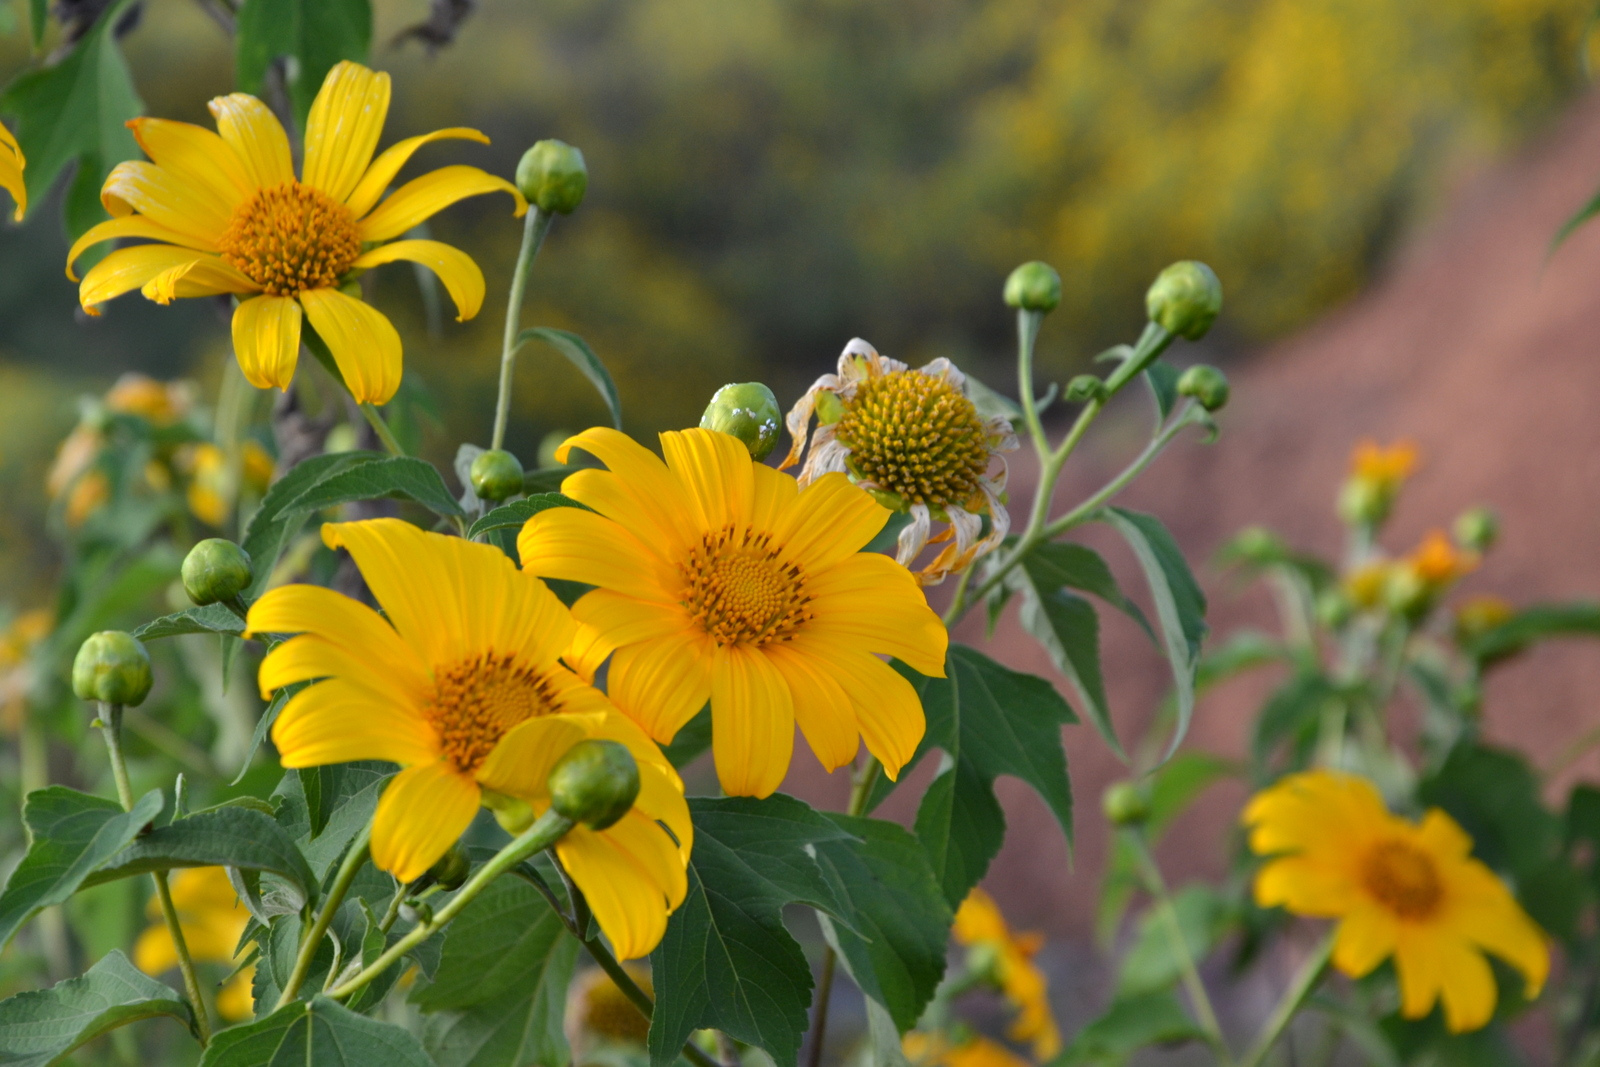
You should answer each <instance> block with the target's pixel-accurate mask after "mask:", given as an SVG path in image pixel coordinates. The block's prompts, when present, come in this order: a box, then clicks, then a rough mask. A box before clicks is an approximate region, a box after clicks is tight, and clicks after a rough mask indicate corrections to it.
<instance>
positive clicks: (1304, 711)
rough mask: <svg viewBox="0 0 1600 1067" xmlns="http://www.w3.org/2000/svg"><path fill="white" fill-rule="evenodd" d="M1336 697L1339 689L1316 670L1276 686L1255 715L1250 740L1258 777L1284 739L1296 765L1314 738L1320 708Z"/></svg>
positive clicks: (1318, 721)
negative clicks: (1252, 734) (1294, 756)
mask: <svg viewBox="0 0 1600 1067" xmlns="http://www.w3.org/2000/svg"><path fill="white" fill-rule="evenodd" d="M1338 696H1339V690H1338V688H1337V687H1336V686H1335V685H1334V684H1333V683H1332V682H1331V681H1329V680H1328V678H1327V677H1326V676H1325V675H1323V674H1321V673H1319V672H1316V671H1300V672H1298V673H1296V674H1294V675H1293V676H1291V677H1290V678H1289V680H1288V681H1286V682H1284V683H1283V684H1282V685H1280V686H1279V687H1278V688H1277V689H1275V690H1274V691H1273V693H1272V695H1271V696H1269V697H1268V698H1267V702H1266V703H1265V704H1263V705H1262V706H1261V713H1260V714H1259V715H1257V716H1256V724H1255V736H1254V737H1253V738H1252V739H1251V742H1250V752H1251V758H1252V759H1253V760H1254V762H1255V766H1256V774H1257V776H1258V777H1265V776H1266V774H1267V765H1268V763H1269V761H1270V760H1271V759H1272V756H1273V753H1274V752H1276V751H1277V749H1278V746H1279V745H1281V744H1283V743H1284V742H1285V741H1288V742H1290V743H1291V747H1292V749H1293V750H1294V752H1295V753H1296V754H1297V755H1296V758H1294V759H1293V760H1291V764H1292V765H1294V766H1299V765H1300V759H1299V758H1298V757H1299V756H1303V755H1304V754H1305V753H1306V752H1307V751H1309V747H1310V745H1311V743H1312V742H1313V741H1314V740H1315V738H1316V735H1317V731H1318V728H1319V726H1320V724H1321V718H1322V711H1323V709H1324V708H1325V707H1327V705H1328V702H1329V701H1330V700H1334V699H1336V698H1337V697H1338Z"/></svg>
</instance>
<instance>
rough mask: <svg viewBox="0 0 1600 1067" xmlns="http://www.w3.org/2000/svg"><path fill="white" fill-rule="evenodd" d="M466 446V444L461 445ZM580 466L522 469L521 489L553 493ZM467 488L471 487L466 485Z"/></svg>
mask: <svg viewBox="0 0 1600 1067" xmlns="http://www.w3.org/2000/svg"><path fill="white" fill-rule="evenodd" d="M461 447H462V448H467V447H468V446H467V445H462V446H461ZM582 469H583V468H582V467H540V468H539V469H538V470H531V471H524V472H523V475H522V491H523V492H524V493H527V494H528V495H529V496H534V495H536V494H539V493H554V492H556V491H558V490H559V489H560V488H561V483H562V482H564V481H566V480H567V475H569V474H571V473H572V472H573V471H578V470H582ZM468 488H471V487H470V486H468Z"/></svg>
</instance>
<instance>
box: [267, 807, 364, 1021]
mask: <svg viewBox="0 0 1600 1067" xmlns="http://www.w3.org/2000/svg"><path fill="white" fill-rule="evenodd" d="M371 840H372V826H371V824H368V825H367V826H366V827H364V828H362V831H361V833H360V834H359V835H358V836H357V837H356V839H355V840H354V841H353V842H351V844H350V851H348V852H346V853H345V854H344V860H343V862H341V863H340V864H339V873H338V874H337V875H335V876H334V879H333V886H332V888H330V889H329V890H328V899H327V900H324V901H323V902H322V910H321V911H320V912H318V913H317V918H316V921H315V922H313V923H312V924H311V929H310V930H309V931H307V933H306V936H305V938H304V939H303V940H302V941H301V942H300V951H299V953H298V954H297V955H296V956H295V958H294V970H292V971H290V972H289V980H288V981H287V982H285V983H284V984H283V992H281V993H279V994H278V1003H277V1007H275V1008H274V1009H273V1010H274V1011H276V1010H277V1008H281V1007H283V1006H284V1005H285V1004H291V1003H293V1002H294V998H295V997H297V996H299V994H300V987H301V986H302V985H304V984H305V980H306V975H308V974H310V973H311V961H312V960H313V959H315V958H316V955H317V946H318V945H320V944H322V938H323V936H324V935H326V934H327V932H328V926H329V925H330V924H331V923H332V922H333V916H334V913H335V912H337V911H338V910H339V906H340V905H341V904H343V903H344V898H345V894H346V893H348V892H349V891H350V883H352V882H354V881H355V880H356V874H357V873H358V872H359V871H360V870H361V865H362V864H363V863H365V862H367V853H368V843H369V842H370V841H371Z"/></svg>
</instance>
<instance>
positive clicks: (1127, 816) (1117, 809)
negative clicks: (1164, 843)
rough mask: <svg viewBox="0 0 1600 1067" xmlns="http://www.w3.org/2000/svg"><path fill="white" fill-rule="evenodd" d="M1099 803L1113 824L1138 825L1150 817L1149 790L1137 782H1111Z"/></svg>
mask: <svg viewBox="0 0 1600 1067" xmlns="http://www.w3.org/2000/svg"><path fill="white" fill-rule="evenodd" d="M1100 804H1101V807H1102V808H1103V809H1104V810H1105V813H1106V819H1107V820H1109V821H1110V823H1111V824H1112V825H1113V826H1139V825H1142V824H1143V823H1144V822H1145V821H1146V820H1148V819H1149V818H1150V790H1149V788H1148V787H1147V786H1145V785H1142V784H1140V783H1138V782H1113V783H1112V784H1111V786H1110V787H1109V788H1108V789H1107V790H1106V791H1105V795H1104V796H1103V797H1101V799H1100Z"/></svg>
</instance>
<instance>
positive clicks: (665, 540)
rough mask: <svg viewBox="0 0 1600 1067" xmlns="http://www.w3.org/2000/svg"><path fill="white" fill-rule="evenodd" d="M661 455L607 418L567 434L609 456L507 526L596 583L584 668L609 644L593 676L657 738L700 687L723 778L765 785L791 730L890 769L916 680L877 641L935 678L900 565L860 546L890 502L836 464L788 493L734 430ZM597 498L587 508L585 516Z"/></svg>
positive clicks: (541, 559) (903, 751) (918, 597)
mask: <svg viewBox="0 0 1600 1067" xmlns="http://www.w3.org/2000/svg"><path fill="white" fill-rule="evenodd" d="M661 446H662V449H663V450H664V452H665V453H666V457H667V459H666V462H665V463H663V462H662V461H661V460H660V459H658V458H657V457H656V456H655V454H654V453H652V452H651V451H650V450H649V449H646V448H644V447H643V446H641V445H639V444H637V443H635V442H634V441H632V440H631V439H629V438H628V437H627V436H625V435H623V434H621V433H618V432H617V431H615V430H610V429H604V428H596V429H591V430H586V431H584V432H583V433H581V434H578V435H577V436H576V437H572V438H569V439H568V440H567V441H566V442H565V443H563V444H562V446H561V448H560V449H559V450H558V452H557V454H558V456H559V457H560V458H561V459H562V460H563V461H564V460H565V458H566V456H567V454H568V452H569V451H570V450H571V449H573V448H581V449H584V450H585V451H587V452H591V453H593V454H594V455H595V456H598V457H599V458H600V459H601V460H603V461H604V462H605V463H606V465H607V466H608V467H610V470H609V471H601V470H584V471H579V472H577V473H575V474H572V475H569V476H568V477H567V479H566V481H564V482H563V483H562V486H561V491H562V492H563V493H565V494H566V495H568V496H570V497H572V498H574V499H575V500H579V501H581V502H582V503H584V504H586V505H588V506H589V507H591V508H593V509H594V511H584V510H581V509H579V508H553V509H551V510H549V511H544V512H540V513H539V514H538V515H535V516H534V517H533V518H532V519H530V520H529V521H528V523H527V525H526V526H524V527H523V529H522V535H521V537H520V538H519V539H518V542H517V544H518V548H519V550H520V551H521V555H522V560H523V566H524V567H526V568H528V569H530V570H532V571H534V572H535V573H538V574H543V575H547V576H550V577H555V578H566V579H570V580H574V581H580V582H587V583H588V584H590V585H595V586H599V587H600V588H598V589H596V590H594V591H593V592H590V593H588V594H586V595H585V596H584V597H583V598H582V599H581V600H579V601H578V602H577V603H576V604H575V605H574V606H573V616H574V617H575V618H576V619H577V620H578V621H579V622H580V623H584V624H587V625H588V626H592V627H593V628H594V630H595V631H596V633H597V634H598V637H599V639H600V644H599V645H598V646H596V645H595V643H594V642H593V641H591V642H590V648H589V652H588V655H587V656H586V657H575V658H580V659H585V660H586V662H585V663H584V664H583V665H582V666H580V668H579V669H583V670H588V669H591V668H592V667H593V666H594V665H595V664H596V663H598V661H599V660H600V659H602V658H604V655H605V653H606V652H608V651H610V649H612V648H615V649H616V654H615V656H614V657H613V658H612V661H611V667H610V673H609V675H608V677H609V682H608V690H609V692H610V695H611V699H612V700H613V701H614V702H615V703H616V705H617V706H618V707H619V708H621V709H622V710H623V711H625V712H627V713H628V714H629V715H631V716H633V717H634V718H635V719H636V720H637V721H638V722H639V724H640V725H641V726H643V727H644V728H645V730H646V731H647V732H648V733H649V734H650V735H651V736H652V737H654V738H655V739H656V740H657V741H658V742H661V743H662V744H666V743H667V742H669V741H671V740H672V738H673V736H674V735H675V734H676V733H677V732H678V730H679V728H680V727H682V726H683V725H684V724H685V723H687V722H688V721H689V720H690V719H691V718H693V717H694V715H695V713H696V712H698V711H699V710H700V709H701V708H702V707H703V706H704V705H705V703H706V700H707V699H709V700H710V701H711V718H712V750H713V753H714V755H715V759H716V764H717V777H718V778H719V779H720V780H721V782H722V788H723V789H724V790H725V791H726V792H727V793H729V794H730V795H734V796H757V797H764V796H767V795H768V794H770V793H771V792H772V791H773V790H775V789H776V788H777V787H778V784H779V783H780V782H782V781H783V776H784V774H785V772H786V771H787V770H788V768H789V759H790V757H791V755H792V754H793V749H794V728H795V725H796V724H798V725H799V727H800V731H801V733H803V734H804V735H805V737H806V740H807V741H808V742H809V743H810V745H811V749H812V751H813V752H815V753H816V754H817V758H818V760H820V761H821V763H822V765H823V767H825V768H826V769H828V770H829V771H832V770H833V769H834V768H836V767H839V766H840V765H842V764H845V763H848V762H850V760H852V759H853V758H854V757H855V755H856V750H857V748H858V746H859V743H860V741H862V740H865V742H866V745H867V749H868V751H870V752H871V753H872V754H873V755H875V756H877V757H878V759H880V760H882V761H883V766H884V770H885V772H886V773H887V774H888V775H889V777H890V778H893V777H894V776H895V775H896V774H898V773H899V771H900V768H901V767H902V766H904V765H905V763H906V761H907V760H908V759H909V758H910V757H911V755H912V753H913V752H914V751H915V750H916V747H917V743H918V742H919V741H920V740H921V739H922V733H923V729H924V721H923V716H922V705H921V703H920V701H919V700H918V698H917V694H916V690H914V689H912V687H911V684H910V683H909V682H907V681H906V680H905V679H904V678H902V677H901V676H900V675H899V674H897V673H895V671H894V670H893V669H892V668H891V667H890V666H889V665H888V664H887V663H885V662H883V660H881V659H879V658H878V654H884V655H891V656H897V657H899V658H900V659H901V660H904V661H905V662H906V663H908V664H910V665H911V666H912V667H913V668H915V669H916V670H919V671H921V672H922V673H923V674H929V675H934V676H938V677H942V676H943V674H944V655H945V646H946V643H947V641H948V637H947V635H946V634H945V630H944V627H943V626H942V625H940V623H939V618H938V616H936V615H934V613H933V612H932V611H931V610H930V609H929V608H928V605H927V601H926V600H924V599H923V595H922V591H921V590H920V589H918V588H917V583H916V581H915V579H913V578H912V577H911V574H910V572H909V571H907V570H906V569H905V568H904V567H901V566H899V565H898V564H896V563H895V562H894V561H893V560H891V559H889V558H888V557H887V556H882V555H878V554H876V553H863V552H861V551H860V549H861V547H862V546H863V545H865V544H866V543H867V542H868V541H870V540H871V539H872V537H873V535H875V534H876V533H877V532H878V531H879V530H881V529H882V528H883V524H884V523H885V522H886V521H887V520H888V518H889V513H888V512H887V511H885V510H884V509H883V508H881V507H879V506H878V505H877V504H876V503H875V502H874V501H873V500H872V498H871V497H869V496H868V495H867V494H866V493H864V492H862V491H861V490H859V489H857V488H855V487H854V486H852V485H851V484H850V482H849V479H847V478H846V477H845V476H844V475H842V474H837V473H835V474H826V475H823V476H822V477H820V478H818V479H817V480H816V481H814V482H813V483H812V484H811V485H810V486H808V487H807V488H806V489H804V490H801V489H800V487H799V485H798V484H797V483H796V482H795V480H794V479H793V478H791V477H790V476H788V475H786V474H780V473H778V472H777V471H775V470H773V469H772V468H770V467H767V466H764V465H762V464H759V463H756V462H754V461H753V460H751V458H750V453H749V452H748V451H747V450H746V448H745V447H744V445H743V444H742V443H741V442H740V441H739V439H738V438H736V437H731V436H729V435H728V434H724V433H716V432H714V431H711V430H698V429H696V430H683V431H681V432H673V433H664V434H662V435H661ZM597 513H598V514H597Z"/></svg>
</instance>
